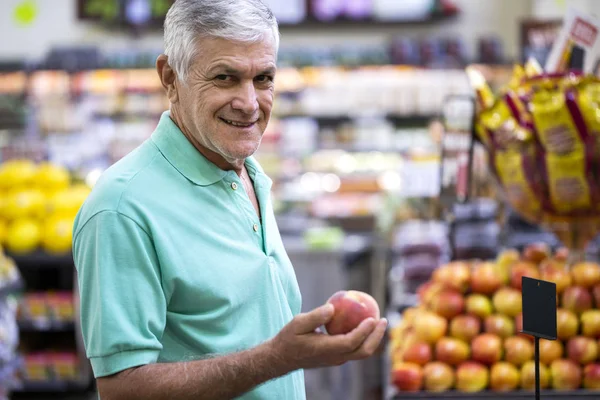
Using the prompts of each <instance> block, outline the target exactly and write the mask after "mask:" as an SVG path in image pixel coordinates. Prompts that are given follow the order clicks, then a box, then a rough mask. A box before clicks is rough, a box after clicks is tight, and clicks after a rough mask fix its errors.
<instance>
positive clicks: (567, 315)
mask: <svg viewBox="0 0 600 400" xmlns="http://www.w3.org/2000/svg"><path fill="white" fill-rule="evenodd" d="M556 328H557V333H558V338H559V339H560V340H567V339H570V338H572V337H573V336H575V335H577V331H578V330H579V321H578V320H577V315H575V313H573V312H572V311H569V310H567V309H564V308H559V309H558V310H556Z"/></svg>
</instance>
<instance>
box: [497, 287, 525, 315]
mask: <svg viewBox="0 0 600 400" xmlns="http://www.w3.org/2000/svg"><path fill="white" fill-rule="evenodd" d="M492 303H493V304H494V308H495V309H496V312H497V313H498V314H504V315H508V316H509V317H516V316H517V315H519V313H520V312H521V310H522V309H523V300H522V296H521V292H520V291H519V290H517V289H513V288H502V289H500V290H498V291H497V292H496V293H495V294H494V297H493V298H492Z"/></svg>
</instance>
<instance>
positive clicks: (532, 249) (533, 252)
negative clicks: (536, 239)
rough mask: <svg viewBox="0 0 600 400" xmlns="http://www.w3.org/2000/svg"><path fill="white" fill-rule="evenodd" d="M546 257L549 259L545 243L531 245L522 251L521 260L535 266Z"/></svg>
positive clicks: (548, 248)
mask: <svg viewBox="0 0 600 400" xmlns="http://www.w3.org/2000/svg"><path fill="white" fill-rule="evenodd" d="M548 257H550V247H549V246H548V245H547V244H546V243H532V244H530V245H528V246H527V247H525V250H524V251H523V258H524V259H525V260H527V261H529V262H531V263H533V264H535V265H537V264H539V263H541V262H542V261H544V260H545V259H546V258H548Z"/></svg>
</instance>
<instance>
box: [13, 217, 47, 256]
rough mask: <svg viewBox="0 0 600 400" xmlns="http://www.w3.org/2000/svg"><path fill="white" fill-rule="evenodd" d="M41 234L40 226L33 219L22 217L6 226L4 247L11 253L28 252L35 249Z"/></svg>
mask: <svg viewBox="0 0 600 400" xmlns="http://www.w3.org/2000/svg"><path fill="white" fill-rule="evenodd" d="M41 236H42V228H41V227H40V225H39V223H38V222H37V221H35V220H34V219H30V218H23V219H18V220H15V221H13V222H12V223H10V224H9V226H8V231H7V237H6V240H5V244H6V249H7V250H9V251H12V252H13V253H28V252H31V251H33V250H35V249H36V248H37V247H38V246H39V244H40V239H41Z"/></svg>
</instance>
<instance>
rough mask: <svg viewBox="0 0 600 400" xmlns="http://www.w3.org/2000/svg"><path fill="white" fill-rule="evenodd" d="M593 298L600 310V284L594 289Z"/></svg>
mask: <svg viewBox="0 0 600 400" xmlns="http://www.w3.org/2000/svg"><path fill="white" fill-rule="evenodd" d="M592 297H594V304H595V305H596V308H600V284H597V285H594V287H593V288H592Z"/></svg>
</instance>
